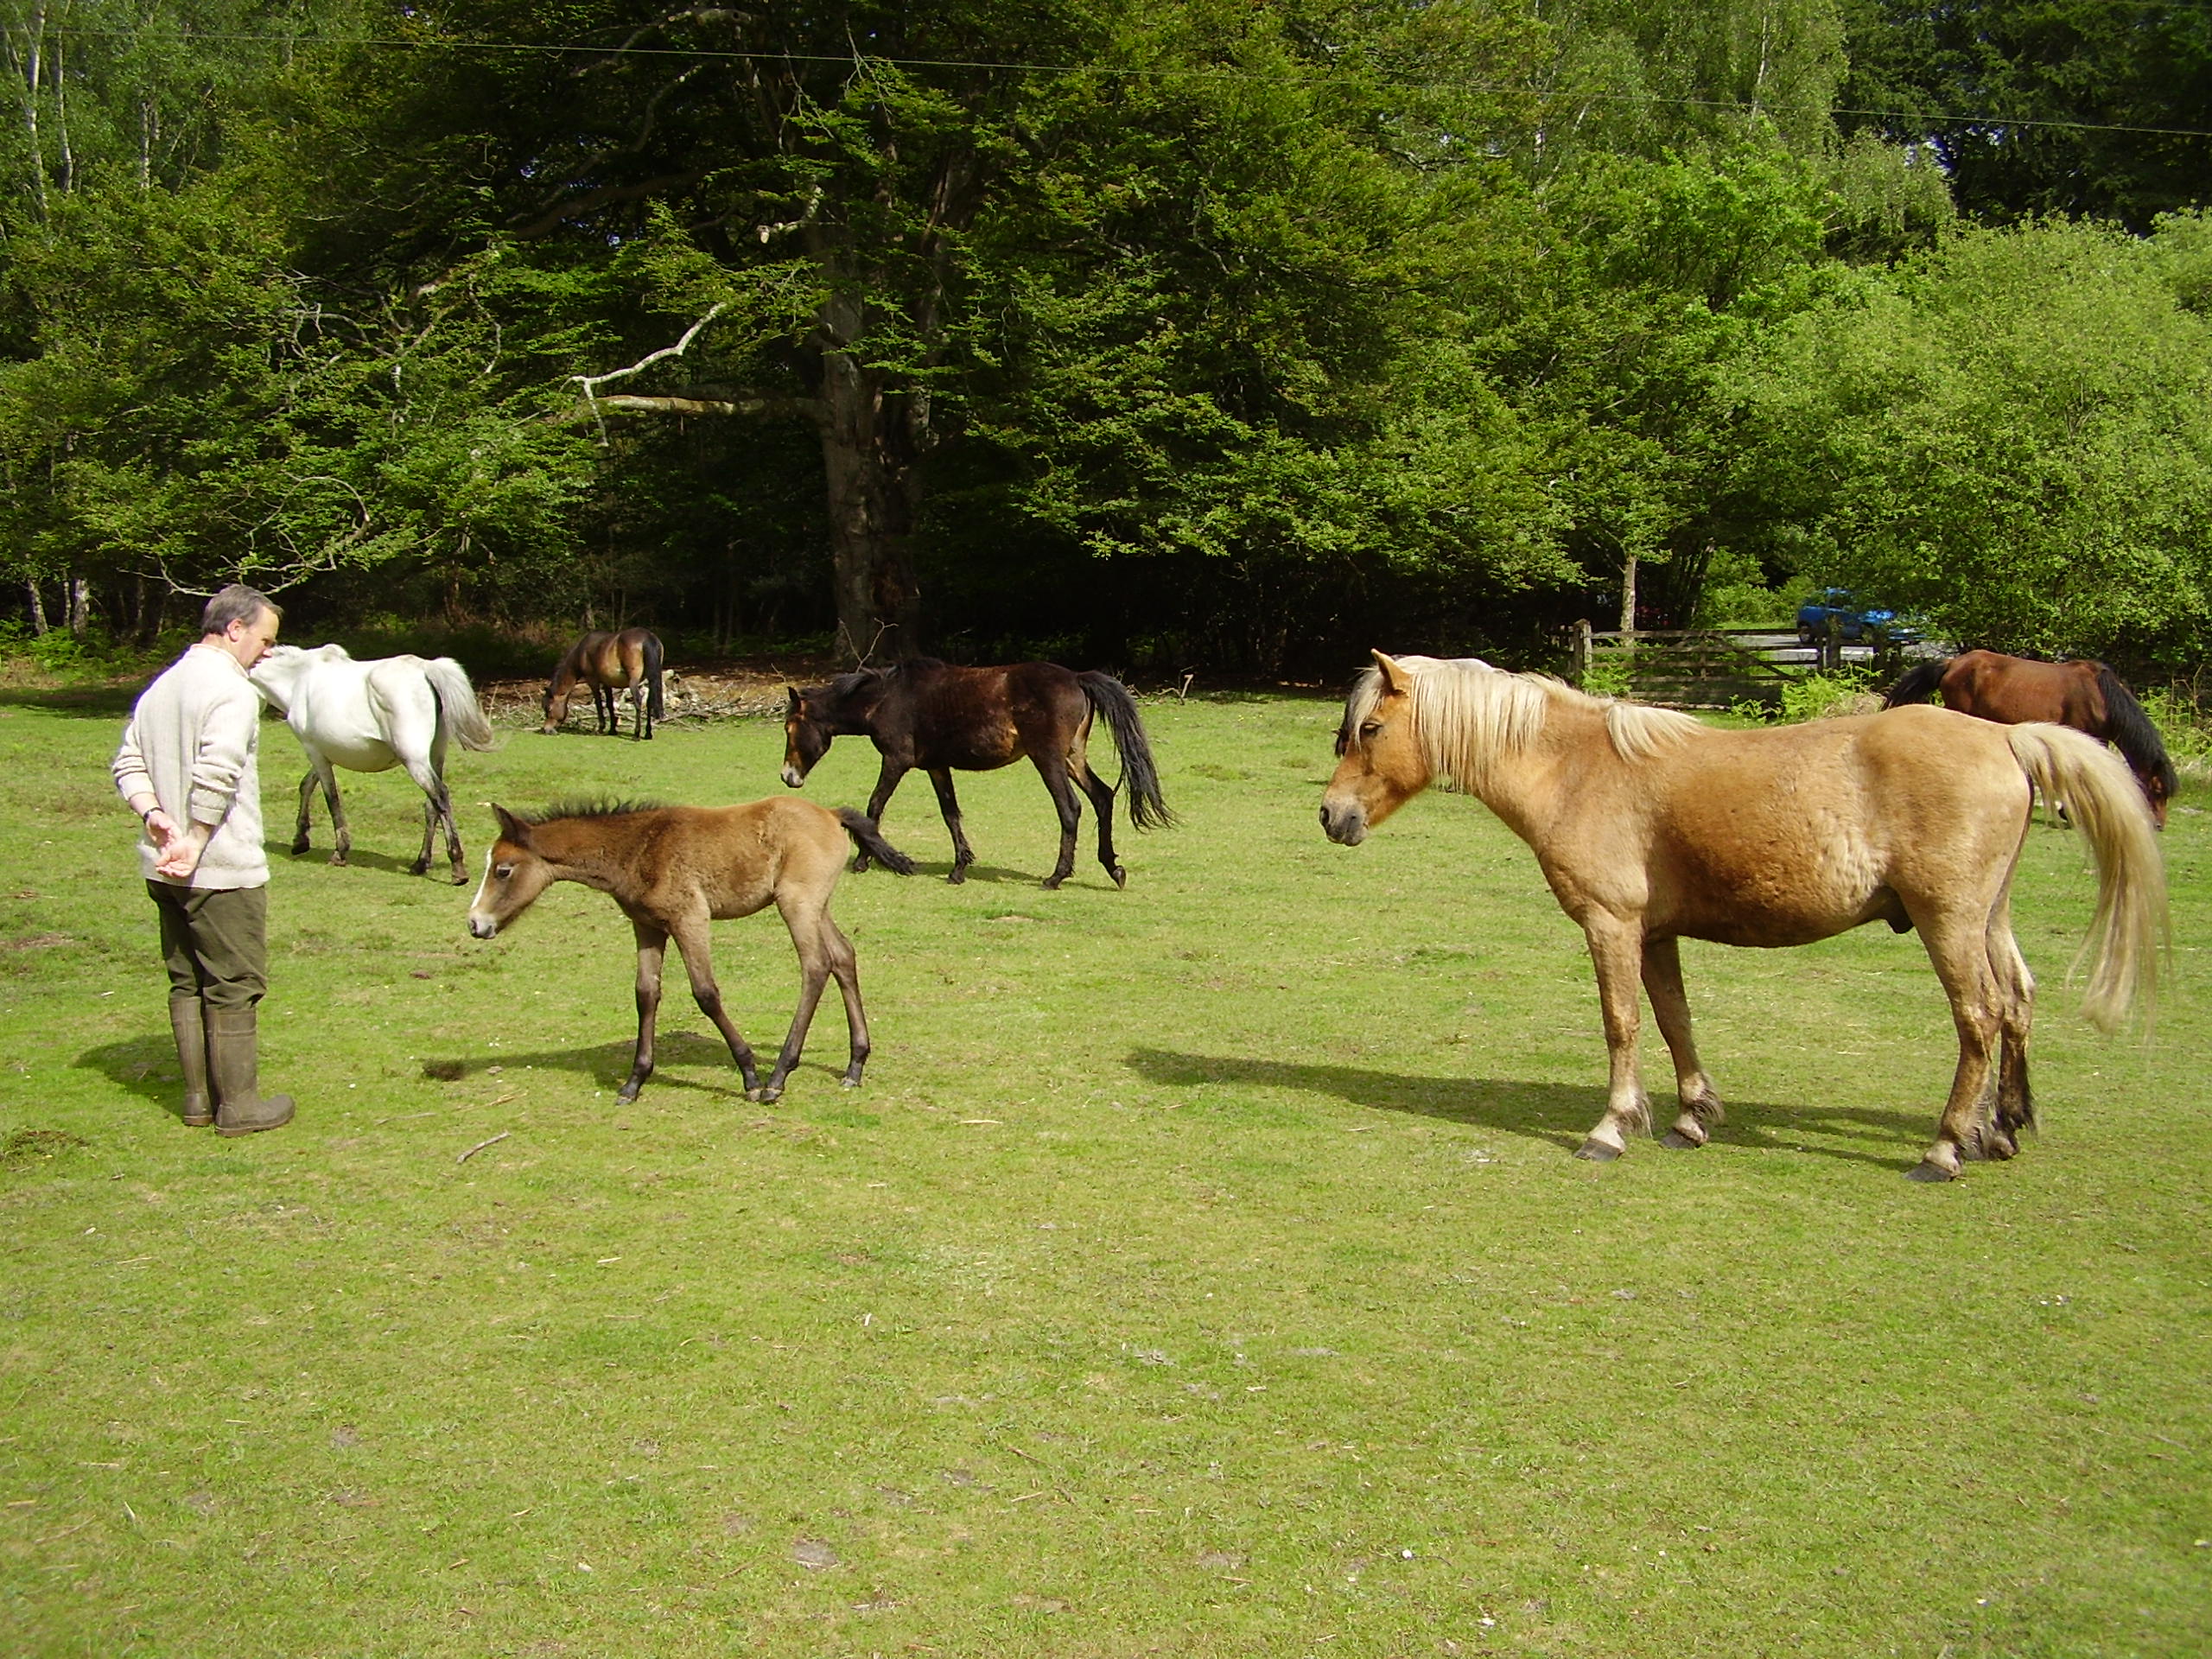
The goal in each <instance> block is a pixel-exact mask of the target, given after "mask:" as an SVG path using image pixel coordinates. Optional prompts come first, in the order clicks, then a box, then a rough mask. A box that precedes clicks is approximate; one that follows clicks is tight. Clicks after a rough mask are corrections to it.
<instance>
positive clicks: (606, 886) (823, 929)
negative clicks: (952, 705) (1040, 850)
mask: <svg viewBox="0 0 2212 1659" xmlns="http://www.w3.org/2000/svg"><path fill="white" fill-rule="evenodd" d="M492 810H493V812H495V813H496V814H498V816H499V842H498V843H497V844H496V845H495V846H493V849H492V853H491V856H490V857H489V858H488V859H487V860H486V863H485V867H484V882H483V885H482V886H481V887H479V888H477V890H476V898H475V901H474V903H473V904H471V905H470V906H469V909H468V931H470V932H471V933H472V934H474V936H475V937H476V938H480V939H488V938H492V937H493V935H494V934H496V933H497V932H498V931H499V929H500V928H501V927H503V926H504V925H506V924H507V923H509V922H511V921H512V920H513V919H514V918H516V917H517V916H519V915H520V914H521V913H522V912H524V911H525V910H527V909H528V908H529V907H530V906H531V902H532V901H533V900H535V899H537V895H538V894H540V893H543V892H544V891H545V889H546V888H547V887H550V886H552V884H553V883H554V882H556V881H581V882H582V883H583V884H584V885H585V886H586V887H596V888H598V889H599V890H600V891H601V893H606V894H607V895H608V896H609V897H611V898H612V899H613V900H614V902H615V903H616V904H617V905H618V906H620V907H621V911H622V913H623V914H624V915H625V916H627V917H628V918H630V926H631V929H632V931H633V932H635V934H636V935H637V938H638V1047H637V1052H636V1055H635V1057H634V1058H632V1062H631V1065H630V1077H629V1080H628V1081H627V1082H626V1083H625V1084H623V1085H622V1088H621V1090H620V1093H619V1094H618V1095H617V1096H616V1098H617V1099H619V1100H635V1099H636V1098H637V1097H638V1090H640V1089H642V1088H644V1087H645V1079H646V1078H647V1077H651V1076H652V1074H653V1020H654V1017H655V1016H656V1015H657V1014H658V1013H659V1011H660V970H661V959H662V957H663V955H664V952H665V951H666V950H667V948H668V942H669V941H670V940H671V939H674V940H675V941H676V949H677V953H678V954H679V955H681V956H682V957H683V969H684V972H685V973H687V974H688V975H690V979H691V995H692V999H693V1000H694V1001H696V1002H697V1003H698V1005H699V1007H700V1010H701V1012H702V1013H703V1014H705V1015H706V1016H707V1018H708V1019H709V1020H713V1021H714V1022H715V1029H716V1030H717V1031H719V1032H721V1034H722V1039H723V1040H724V1041H725V1042H727V1043H728V1045H729V1052H730V1058H732V1059H734V1060H735V1061H736V1062H737V1069H738V1071H740V1072H741V1074H742V1075H743V1077H744V1078H745V1096H746V1098H747V1099H748V1100H759V1101H772V1100H775V1099H778V1098H779V1097H780V1096H782V1094H783V1092H784V1079H785V1077H789V1076H790V1075H791V1067H792V1066H794V1065H797V1064H798V1056H799V1051H800V1049H802V1048H803V1047H804V1046H805V1044H806V1028H807V1027H808V1025H809V1024H810V1023H811V1022H812V1020H813V1019H814V1008H815V1005H816V1004H817V1002H819V1001H821V1000H822V988H823V986H824V985H825V984H826V983H828V982H829V980H830V979H831V978H832V977H834V978H835V979H836V982H837V988H838V989H839V990H840V991H841V992H842V993H843V994H844V998H845V1023H846V1025H847V1027H849V1029H850V1031H851V1033H852V1060H851V1064H849V1065H847V1066H846V1068H845V1078H844V1082H845V1087H847V1088H848V1089H850V1088H854V1087H855V1086H857V1085H858V1084H859V1083H860V1080H861V1067H862V1066H863V1065H866V1064H867V1063H868V1016H867V1014H864V1013H863V1012H862V1011H861V982H860V972H859V969H858V966H857V963H856V962H855V957H854V955H853V942H852V941H851V940H850V939H849V938H846V937H845V936H844V935H843V934H842V933H841V932H839V931H837V925H836V923H835V922H832V921H831V920H830V919H829V894H830V891H831V890H832V889H833V888H835V887H836V885H837V876H838V873H839V872H840V871H841V870H842V869H843V868H844V863H845V842H846V839H847V837H850V838H851V840H852V842H853V843H854V845H855V846H857V847H858V848H859V849H861V851H862V852H863V853H865V854H867V855H868V856H870V857H872V858H874V859H875V860H876V861H878V862H879V863H881V864H883V865H886V866H887V867H888V868H891V869H893V870H896V871H897V872H898V873H899V874H901V875H911V874H913V870H914V863H913V861H912V859H910V858H908V857H907V856H906V855H905V854H904V853H902V852H900V851H899V849H896V848H895V847H893V846H891V845H890V844H889V843H888V842H886V841H885V840H884V839H883V837H882V836H880V835H878V834H877V833H876V829H875V826H874V824H873V823H869V822H868V820H867V819H866V818H864V817H861V815H860V814H859V813H857V812H855V811H854V810H852V809H851V808H849V807H848V808H845V809H843V810H839V811H836V812H829V811H825V810H823V808H821V807H818V806H816V805H815V804H813V803H811V802H810V801H794V800H791V799H788V798H784V797H778V798H775V799H772V800H766V801H755V802H753V804H751V805H749V806H722V807H707V806H651V805H644V804H617V805H605V804H601V805H572V806H556V807H552V808H550V809H548V810H546V811H544V812H542V813H539V814H537V815H536V816H535V817H519V816H518V815H517V814H515V813H512V812H510V811H508V810H505V808H504V807H497V806H495V807H493V809H492ZM770 904H773V905H774V906H776V908H777V909H778V910H779V912H782V914H783V918H784V925H785V927H787V928H789V929H790V930H791V947H792V949H794V950H797V951H798V966H799V985H798V1010H797V1012H795V1013H794V1014H792V1015H791V1031H790V1033H788V1034H787V1035H786V1036H785V1039H784V1046H783V1049H782V1051H781V1052H779V1054H778V1055H777V1056H776V1065H775V1070H773V1071H771V1072H769V1074H768V1080H767V1082H766V1083H763V1082H761V1081H760V1073H759V1072H758V1071H756V1070H755V1069H754V1067H753V1051H752V1049H751V1048H749V1047H747V1045H746V1041H745V1039H744V1038H742V1037H741V1036H739V1035H738V1032H737V1027H735V1026H734V1025H733V1024H731V1023H730V1018H729V1015H728V1014H725V1013H724V1012H723V1011H722V997H721V988H719V987H718V986H717V985H716V984H715V969H714V962H713V958H712V957H711V955H710V950H711V945H710V941H709V937H708V934H709V930H708V926H707V924H708V923H709V922H713V921H721V920H724V919H726V918H729V917H733V916H750V915H752V914H753V912H755V911H757V910H760V909H762V908H763V907H765V906H767V905H770Z"/></svg>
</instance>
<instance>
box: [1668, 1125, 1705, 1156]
mask: <svg viewBox="0 0 2212 1659" xmlns="http://www.w3.org/2000/svg"><path fill="white" fill-rule="evenodd" d="M1659 1144H1660V1145H1661V1146H1662V1147H1672V1148H1673V1149H1674V1150H1675V1151H1676V1152H1695V1151H1696V1150H1697V1149H1698V1148H1699V1147H1701V1146H1703V1145H1704V1144H1705V1142H1704V1141H1693V1140H1691V1139H1690V1138H1689V1136H1688V1135H1684V1134H1683V1133H1682V1132H1681V1130H1680V1129H1669V1130H1668V1131H1667V1133H1666V1134H1664V1135H1661V1136H1660V1137H1659Z"/></svg>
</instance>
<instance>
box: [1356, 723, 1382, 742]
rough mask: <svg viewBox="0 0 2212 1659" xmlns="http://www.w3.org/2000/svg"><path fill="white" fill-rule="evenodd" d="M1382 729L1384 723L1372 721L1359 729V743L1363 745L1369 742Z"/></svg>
mask: <svg viewBox="0 0 2212 1659" xmlns="http://www.w3.org/2000/svg"><path fill="white" fill-rule="evenodd" d="M1382 729H1383V722H1382V721H1379V720H1370V721H1367V722H1366V723H1365V724H1364V725H1363V726H1361V728H1359V741H1361V742H1363V743H1365V742H1368V741H1370V740H1371V739H1372V738H1373V737H1374V736H1375V734H1376V733H1377V732H1379V731H1381V730H1382Z"/></svg>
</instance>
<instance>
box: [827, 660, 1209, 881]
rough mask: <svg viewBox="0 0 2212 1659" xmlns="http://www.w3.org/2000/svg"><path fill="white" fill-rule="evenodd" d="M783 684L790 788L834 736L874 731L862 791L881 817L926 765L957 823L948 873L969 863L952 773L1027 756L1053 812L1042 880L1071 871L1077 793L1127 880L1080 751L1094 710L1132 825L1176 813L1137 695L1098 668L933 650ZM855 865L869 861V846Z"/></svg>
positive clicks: (1109, 866)
mask: <svg viewBox="0 0 2212 1659" xmlns="http://www.w3.org/2000/svg"><path fill="white" fill-rule="evenodd" d="M785 689H786V690H788V691H789V693H790V700H789V702H787V703H786V704H785V710H784V769H783V779H784V782H785V784H786V785H788V786H790V787H791V788H792V789H797V788H798V787H799V786H800V785H803V784H804V783H805V781H806V775H807V773H808V772H810V771H812V770H813V769H814V764H815V762H816V761H817V760H821V759H822V757H823V755H824V754H826V753H829V742H830V740H831V739H832V738H836V737H849V736H850V737H866V738H868V739H871V740H872V741H874V744H875V747H876V749H877V751H878V753H880V754H881V755H882V756H883V768H882V771H881V772H880V773H879V774H878V776H877V778H876V781H875V792H874V794H872V795H870V796H869V797H868V817H871V818H874V819H875V820H876V821H877V822H878V823H880V822H881V821H882V817H883V809H884V807H885V806H886V805H887V804H889V802H890V799H891V792H892V791H893V790H895V789H897V788H898V787H899V779H902V778H904V777H905V776H906V774H907V773H908V772H912V771H913V770H915V769H916V768H919V769H920V770H922V771H924V772H928V773H929V775H930V782H931V784H932V785H935V787H936V789H937V804H938V810H939V811H941V812H942V813H943V814H944V825H945V828H946V829H950V831H951V832H952V872H951V874H950V875H948V876H947V877H946V878H945V879H946V880H948V881H951V882H955V883H957V882H961V881H964V880H967V879H968V867H969V865H970V864H972V863H974V862H975V861H976V853H975V849H973V848H971V847H970V846H969V844H968V836H967V833H966V831H965V830H964V829H963V828H962V827H961V822H960V802H959V800H958V798H957V797H956V796H955V795H954V794H953V792H952V773H953V772H954V770H955V769H957V770H959V771H962V772H992V771H995V770H996V769H997V768H999V767H1001V766H1010V765H1011V764H1013V763H1014V761H1016V760H1020V759H1021V758H1022V757H1023V756H1024V755H1027V757H1028V758H1029V760H1030V761H1031V763H1032V764H1033V765H1034V766H1036V768H1037V774H1038V776H1039V777H1040V778H1042V779H1044V781H1045V788H1046V792H1048V793H1049V794H1050V795H1051V796H1052V805H1053V807H1054V809H1055V810H1057V811H1058V814H1059V818H1060V855H1059V860H1058V862H1057V863H1056V864H1055V865H1054V866H1053V868H1052V874H1050V875H1048V876H1046V878H1045V885H1046V887H1058V886H1059V885H1060V883H1062V882H1063V881H1065V880H1067V879H1068V876H1069V874H1070V873H1071V871H1073V870H1074V868H1075V843H1076V828H1077V824H1078V823H1081V821H1082V817H1083V808H1082V805H1081V804H1080V803H1079V801H1078V800H1077V793H1076V791H1077V790H1080V791H1082V792H1083V793H1084V795H1086V796H1088V797H1089V798H1090V805H1091V810H1092V812H1093V814H1094V816H1096V818H1097V820H1098V861H1099V863H1100V864H1101V865H1103V867H1104V868H1105V870H1106V874H1108V875H1109V876H1110V877H1112V878H1113V882H1114V885H1115V886H1116V887H1126V886H1127V885H1128V879H1129V878H1128V871H1126V870H1124V869H1123V868H1122V866H1121V864H1120V862H1119V861H1117V860H1116V858H1115V856H1114V794H1115V789H1116V785H1111V784H1109V783H1107V782H1106V781H1105V780H1104V779H1102V778H1100V777H1099V776H1098V775H1097V774H1096V772H1092V771H1091V769H1090V760H1089V759H1088V756H1087V752H1086V751H1087V747H1088V745H1089V742H1090V721H1091V716H1092V715H1093V714H1094V713H1095V714H1099V715H1104V716H1105V718H1106V725H1107V728H1108V729H1109V731H1111V732H1112V733H1113V734H1114V746H1115V747H1116V748H1117V749H1119V750H1120V751H1121V754H1122V772H1123V774H1124V777H1125V778H1126V779H1127V781H1128V786H1129V822H1130V823H1131V824H1132V825H1134V826H1135V828H1137V829H1150V828H1152V827H1153V826H1154V825H1155V824H1159V825H1167V824H1172V823H1174V821H1175V819H1174V815H1173V813H1171V812H1169V811H1168V810H1167V803H1166V801H1165V800H1163V799H1162V798H1160V772H1159V769H1158V767H1156V766H1154V763H1153V758H1152V745H1151V743H1150V742H1149V741H1147V738H1146V736H1145V731H1144V722H1143V721H1142V720H1141V718H1139V716H1138V714H1137V705H1136V700H1135V698H1133V697H1132V696H1129V692H1128V687H1127V686H1125V685H1123V684H1122V683H1121V682H1120V681H1119V680H1117V679H1116V678H1115V677H1113V676H1112V675H1110V674H1106V673H1103V672H1100V671H1097V670H1096V669H1093V670H1090V671H1085V672H1083V673H1077V672H1076V671H1074V670H1073V669H1068V668H1063V667H1061V666H1060V665H1059V664H1058V663H1012V664H1007V665H1006V666H1004V667H998V668H955V667H953V666H952V665H951V664H949V663H941V662H939V661H938V660H937V659H936V658H933V657H915V658H909V659H908V660H906V662H903V663H899V664H895V665H894V666H893V667H890V668H863V669H860V670H858V671H855V672H853V673H850V674H842V675H839V676H838V677H836V679H834V680H832V681H830V682H829V683H828V684H827V685H815V686H809V687H807V688H806V689H804V690H801V689H800V688H798V686H790V687H787V688H785ZM853 868H855V869H856V870H859V869H866V868H868V855H866V854H865V853H863V854H862V855H861V856H860V857H859V858H858V859H856V860H855V861H854V865H853Z"/></svg>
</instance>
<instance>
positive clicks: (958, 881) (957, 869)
mask: <svg viewBox="0 0 2212 1659" xmlns="http://www.w3.org/2000/svg"><path fill="white" fill-rule="evenodd" d="M944 880H945V885H946V886H947V887H960V886H962V885H963V884H964V883H965V882H966V881H967V880H968V869H967V867H966V866H965V865H962V864H956V865H954V866H953V867H952V874H950V875H948V876H946V877H945V878H944Z"/></svg>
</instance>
